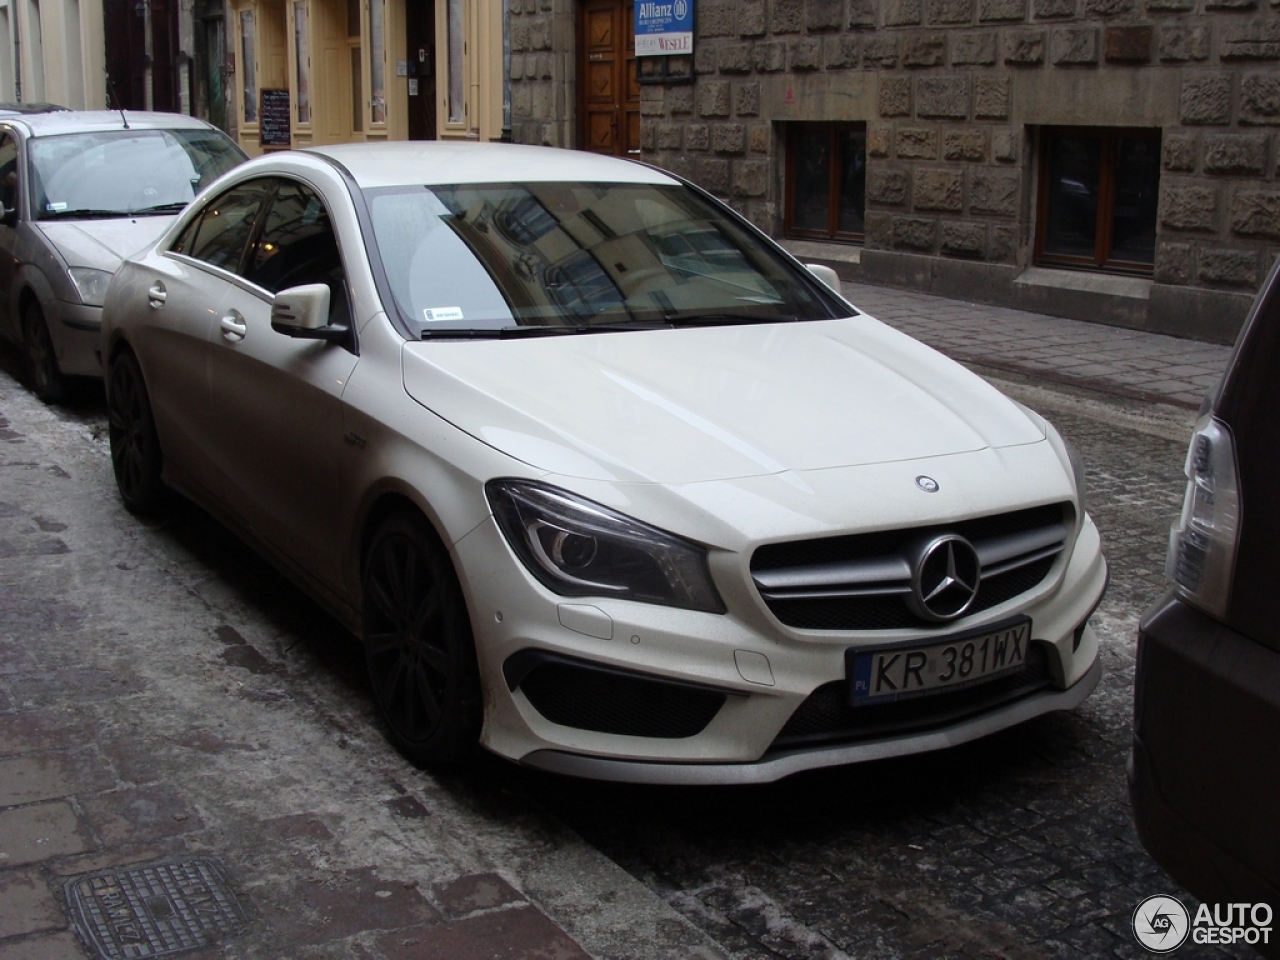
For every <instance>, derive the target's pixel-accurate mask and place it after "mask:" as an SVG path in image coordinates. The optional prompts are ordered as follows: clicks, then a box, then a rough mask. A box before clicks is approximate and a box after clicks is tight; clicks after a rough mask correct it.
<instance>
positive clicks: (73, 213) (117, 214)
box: [40, 209, 134, 220]
mask: <svg viewBox="0 0 1280 960" xmlns="http://www.w3.org/2000/svg"><path fill="white" fill-rule="evenodd" d="M132 216H134V214H133V213H131V212H130V211H128V210H92V209H85V210H46V211H45V212H44V213H43V214H41V215H40V219H41V220H106V219H116V218H119V219H124V218H125V217H132Z"/></svg>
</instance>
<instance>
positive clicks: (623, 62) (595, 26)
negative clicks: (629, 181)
mask: <svg viewBox="0 0 1280 960" xmlns="http://www.w3.org/2000/svg"><path fill="white" fill-rule="evenodd" d="M634 9H635V4H634V3H633V2H632V0H586V2H585V3H584V4H583V5H582V6H581V8H580V10H581V13H580V15H579V20H578V50H579V54H578V56H579V64H578V78H579V90H580V93H579V98H578V138H579V140H578V142H579V145H580V146H581V148H582V149H584V150H590V151H592V152H594V153H608V154H613V155H615V156H625V155H626V154H628V153H632V154H635V153H639V152H640V84H639V81H638V80H637V78H636V57H635V21H634V19H633V17H634V13H633V11H634Z"/></svg>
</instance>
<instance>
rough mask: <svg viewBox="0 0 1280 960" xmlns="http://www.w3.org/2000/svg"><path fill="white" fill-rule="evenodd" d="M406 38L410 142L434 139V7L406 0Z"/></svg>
mask: <svg viewBox="0 0 1280 960" xmlns="http://www.w3.org/2000/svg"><path fill="white" fill-rule="evenodd" d="M405 39H406V41H407V43H408V54H407V59H408V64H409V96H408V100H409V139H410V140H434V139H436V61H435V56H436V7H435V4H434V3H433V2H432V0H407V2H406V4H405Z"/></svg>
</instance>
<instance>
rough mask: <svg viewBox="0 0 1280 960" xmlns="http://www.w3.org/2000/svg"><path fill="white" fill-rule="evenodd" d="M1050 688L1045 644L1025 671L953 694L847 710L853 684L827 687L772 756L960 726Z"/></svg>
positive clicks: (786, 730)
mask: <svg viewBox="0 0 1280 960" xmlns="http://www.w3.org/2000/svg"><path fill="white" fill-rule="evenodd" d="M1048 685H1049V658H1048V655H1047V653H1046V651H1045V649H1044V646H1043V644H1040V643H1032V644H1031V646H1030V648H1029V649H1028V651H1027V662H1026V663H1025V664H1024V665H1023V668H1022V669H1021V670H1019V671H1017V672H1015V673H1011V674H1009V675H1008V676H1003V677H998V678H996V679H994V680H991V681H989V682H987V683H983V684H979V685H976V686H972V687H966V688H964V689H960V690H955V691H952V692H949V693H937V694H933V695H929V696H921V697H916V698H914V699H908V700H898V701H896V702H893V703H883V704H876V705H869V706H860V707H851V706H849V701H848V693H849V683H848V681H846V680H836V681H833V682H831V683H827V684H823V685H822V686H821V687H819V688H818V689H817V690H815V691H814V692H813V693H811V694H810V695H809V697H808V698H807V699H806V700H805V702H804V703H802V704H800V706H799V708H797V710H796V712H795V713H793V714H792V715H791V719H790V720H788V721H787V725H786V726H785V727H783V728H782V732H781V733H779V734H778V737H777V739H775V740H774V741H773V745H772V746H771V747H770V748H769V749H770V752H773V751H777V750H783V749H791V748H795V747H805V746H810V745H816V744H828V743H856V742H858V741H859V740H869V739H873V738H877V737H884V736H889V735H891V734H897V733H911V732H916V731H920V730H927V729H929V728H931V727H941V726H945V725H947V724H949V723H956V722H959V721H960V720H963V719H965V718H967V717H970V716H973V715H976V714H979V713H984V712H986V711H987V710H991V709H993V708H995V707H997V706H1000V705H1002V704H1004V703H1008V702H1011V701H1013V700H1018V699H1021V698H1022V697H1025V696H1027V695H1029V694H1032V693H1034V692H1036V691H1037V690H1042V689H1044V688H1045V687H1047V686H1048Z"/></svg>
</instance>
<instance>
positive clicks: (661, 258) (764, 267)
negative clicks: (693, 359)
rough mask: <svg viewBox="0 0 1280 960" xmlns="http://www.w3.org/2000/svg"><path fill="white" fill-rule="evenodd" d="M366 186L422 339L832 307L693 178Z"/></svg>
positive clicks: (390, 270) (398, 293)
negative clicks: (690, 181)
mask: <svg viewBox="0 0 1280 960" xmlns="http://www.w3.org/2000/svg"><path fill="white" fill-rule="evenodd" d="M366 195H367V196H368V198H369V206H370V211H371V214H372V219H373V230H374V235H375V238H376V242H377V246H378V252H379V255H380V257H381V259H382V263H383V266H384V268H385V270H386V275H387V283H388V284H389V286H390V288H391V289H390V293H391V295H392V297H393V298H394V300H395V303H396V306H397V307H398V308H399V310H400V313H401V315H402V316H403V317H404V318H405V319H406V320H407V321H408V322H409V323H410V324H411V326H412V327H413V328H414V329H415V330H416V332H417V334H418V335H419V336H432V335H450V334H451V333H452V334H459V333H461V332H462V331H501V330H504V329H508V330H510V329H512V328H534V327H539V328H559V329H560V330H579V329H584V328H585V329H604V328H611V329H618V328H619V327H621V328H624V329H629V328H631V327H634V326H640V327H644V326H662V325H667V326H673V325H675V326H678V325H684V324H691V323H752V322H771V321H779V320H802V319H826V318H829V317H831V316H833V314H832V312H831V309H830V307H829V306H828V305H827V303H826V302H824V300H822V299H820V298H819V296H818V295H817V294H816V293H815V292H814V286H813V285H812V284H810V283H808V282H807V281H806V280H805V279H804V278H803V277H802V276H801V275H800V274H799V273H798V272H797V271H796V270H795V268H794V267H793V266H792V265H790V264H789V263H787V262H786V261H785V260H784V259H783V258H782V257H780V256H778V255H777V253H776V252H775V251H773V250H771V249H770V248H769V247H768V246H767V245H766V244H765V243H763V242H761V240H760V239H759V238H758V237H757V236H756V235H755V234H754V233H753V232H752V231H751V230H750V228H748V227H747V226H746V225H745V224H743V223H740V222H738V221H736V220H734V219H731V218H730V217H728V216H726V215H725V214H724V213H723V212H722V211H721V210H719V209H718V208H717V207H716V206H715V205H714V204H712V203H709V202H707V201H706V200H705V199H703V198H702V197H700V196H699V195H698V194H697V193H695V192H694V191H692V190H690V189H688V188H686V187H683V186H679V185H675V184H672V185H657V184H647V183H528V184H464V185H447V186H421V187H392V188H379V189H372V190H369V191H367V192H366ZM519 332H528V333H534V332H546V333H554V332H557V331H556V330H555V329H543V330H539V331H535V330H532V329H530V330H527V331H519Z"/></svg>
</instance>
